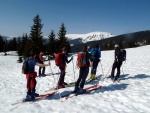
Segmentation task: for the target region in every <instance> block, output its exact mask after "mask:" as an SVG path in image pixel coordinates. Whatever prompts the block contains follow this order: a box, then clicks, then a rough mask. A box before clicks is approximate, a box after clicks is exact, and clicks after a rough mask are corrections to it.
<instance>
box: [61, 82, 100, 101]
mask: <svg viewBox="0 0 150 113" xmlns="http://www.w3.org/2000/svg"><path fill="white" fill-rule="evenodd" d="M97 86H98V84H94V85H92V86H89V87H86V88H84V90H88V89H91V88H94V87H97ZM71 94H75V93H74V92H70V93H68V94H65V95H62V96H61V98H64V97H66V98H67V97H69V96H70V95H71Z"/></svg>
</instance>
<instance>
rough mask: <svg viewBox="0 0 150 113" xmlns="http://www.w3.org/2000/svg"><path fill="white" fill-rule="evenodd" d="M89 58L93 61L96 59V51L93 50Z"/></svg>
mask: <svg viewBox="0 0 150 113" xmlns="http://www.w3.org/2000/svg"><path fill="white" fill-rule="evenodd" d="M91 58H92V59H93V60H95V59H98V49H96V48H94V49H93V50H92V52H91Z"/></svg>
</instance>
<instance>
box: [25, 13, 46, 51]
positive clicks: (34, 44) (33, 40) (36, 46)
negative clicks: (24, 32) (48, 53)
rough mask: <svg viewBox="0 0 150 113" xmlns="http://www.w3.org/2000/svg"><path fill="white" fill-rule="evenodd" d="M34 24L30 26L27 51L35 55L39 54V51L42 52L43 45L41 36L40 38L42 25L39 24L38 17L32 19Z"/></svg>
mask: <svg viewBox="0 0 150 113" xmlns="http://www.w3.org/2000/svg"><path fill="white" fill-rule="evenodd" d="M33 22H34V24H33V25H32V26H31V31H30V36H29V39H30V41H29V43H30V45H29V44H28V46H27V47H28V48H27V50H32V51H35V52H36V53H39V52H40V51H43V49H44V45H43V36H42V27H43V24H42V23H41V19H40V17H39V15H36V16H35V17H34V19H33Z"/></svg>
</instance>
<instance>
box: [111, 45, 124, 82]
mask: <svg viewBox="0 0 150 113" xmlns="http://www.w3.org/2000/svg"><path fill="white" fill-rule="evenodd" d="M121 65H122V56H121V51H120V48H119V45H117V44H116V45H115V60H114V63H113V66H112V71H111V80H112V81H117V80H118V78H119V76H120V68H121ZM116 68H117V73H116V76H115V77H114V73H115V69H116Z"/></svg>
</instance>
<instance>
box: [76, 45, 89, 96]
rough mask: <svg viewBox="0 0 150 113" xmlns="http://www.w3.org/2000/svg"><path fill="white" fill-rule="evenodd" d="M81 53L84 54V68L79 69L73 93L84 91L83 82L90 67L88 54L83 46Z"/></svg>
mask: <svg viewBox="0 0 150 113" xmlns="http://www.w3.org/2000/svg"><path fill="white" fill-rule="evenodd" d="M82 52H83V53H85V54H84V55H85V56H84V60H85V61H84V63H85V65H84V66H81V67H79V68H80V69H79V77H78V79H77V81H76V83H75V88H74V91H73V92H74V93H84V92H85V90H84V89H83V88H84V84H85V80H86V78H87V76H88V73H89V67H90V54H89V52H88V46H87V45H84V46H83V51H82Z"/></svg>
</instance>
